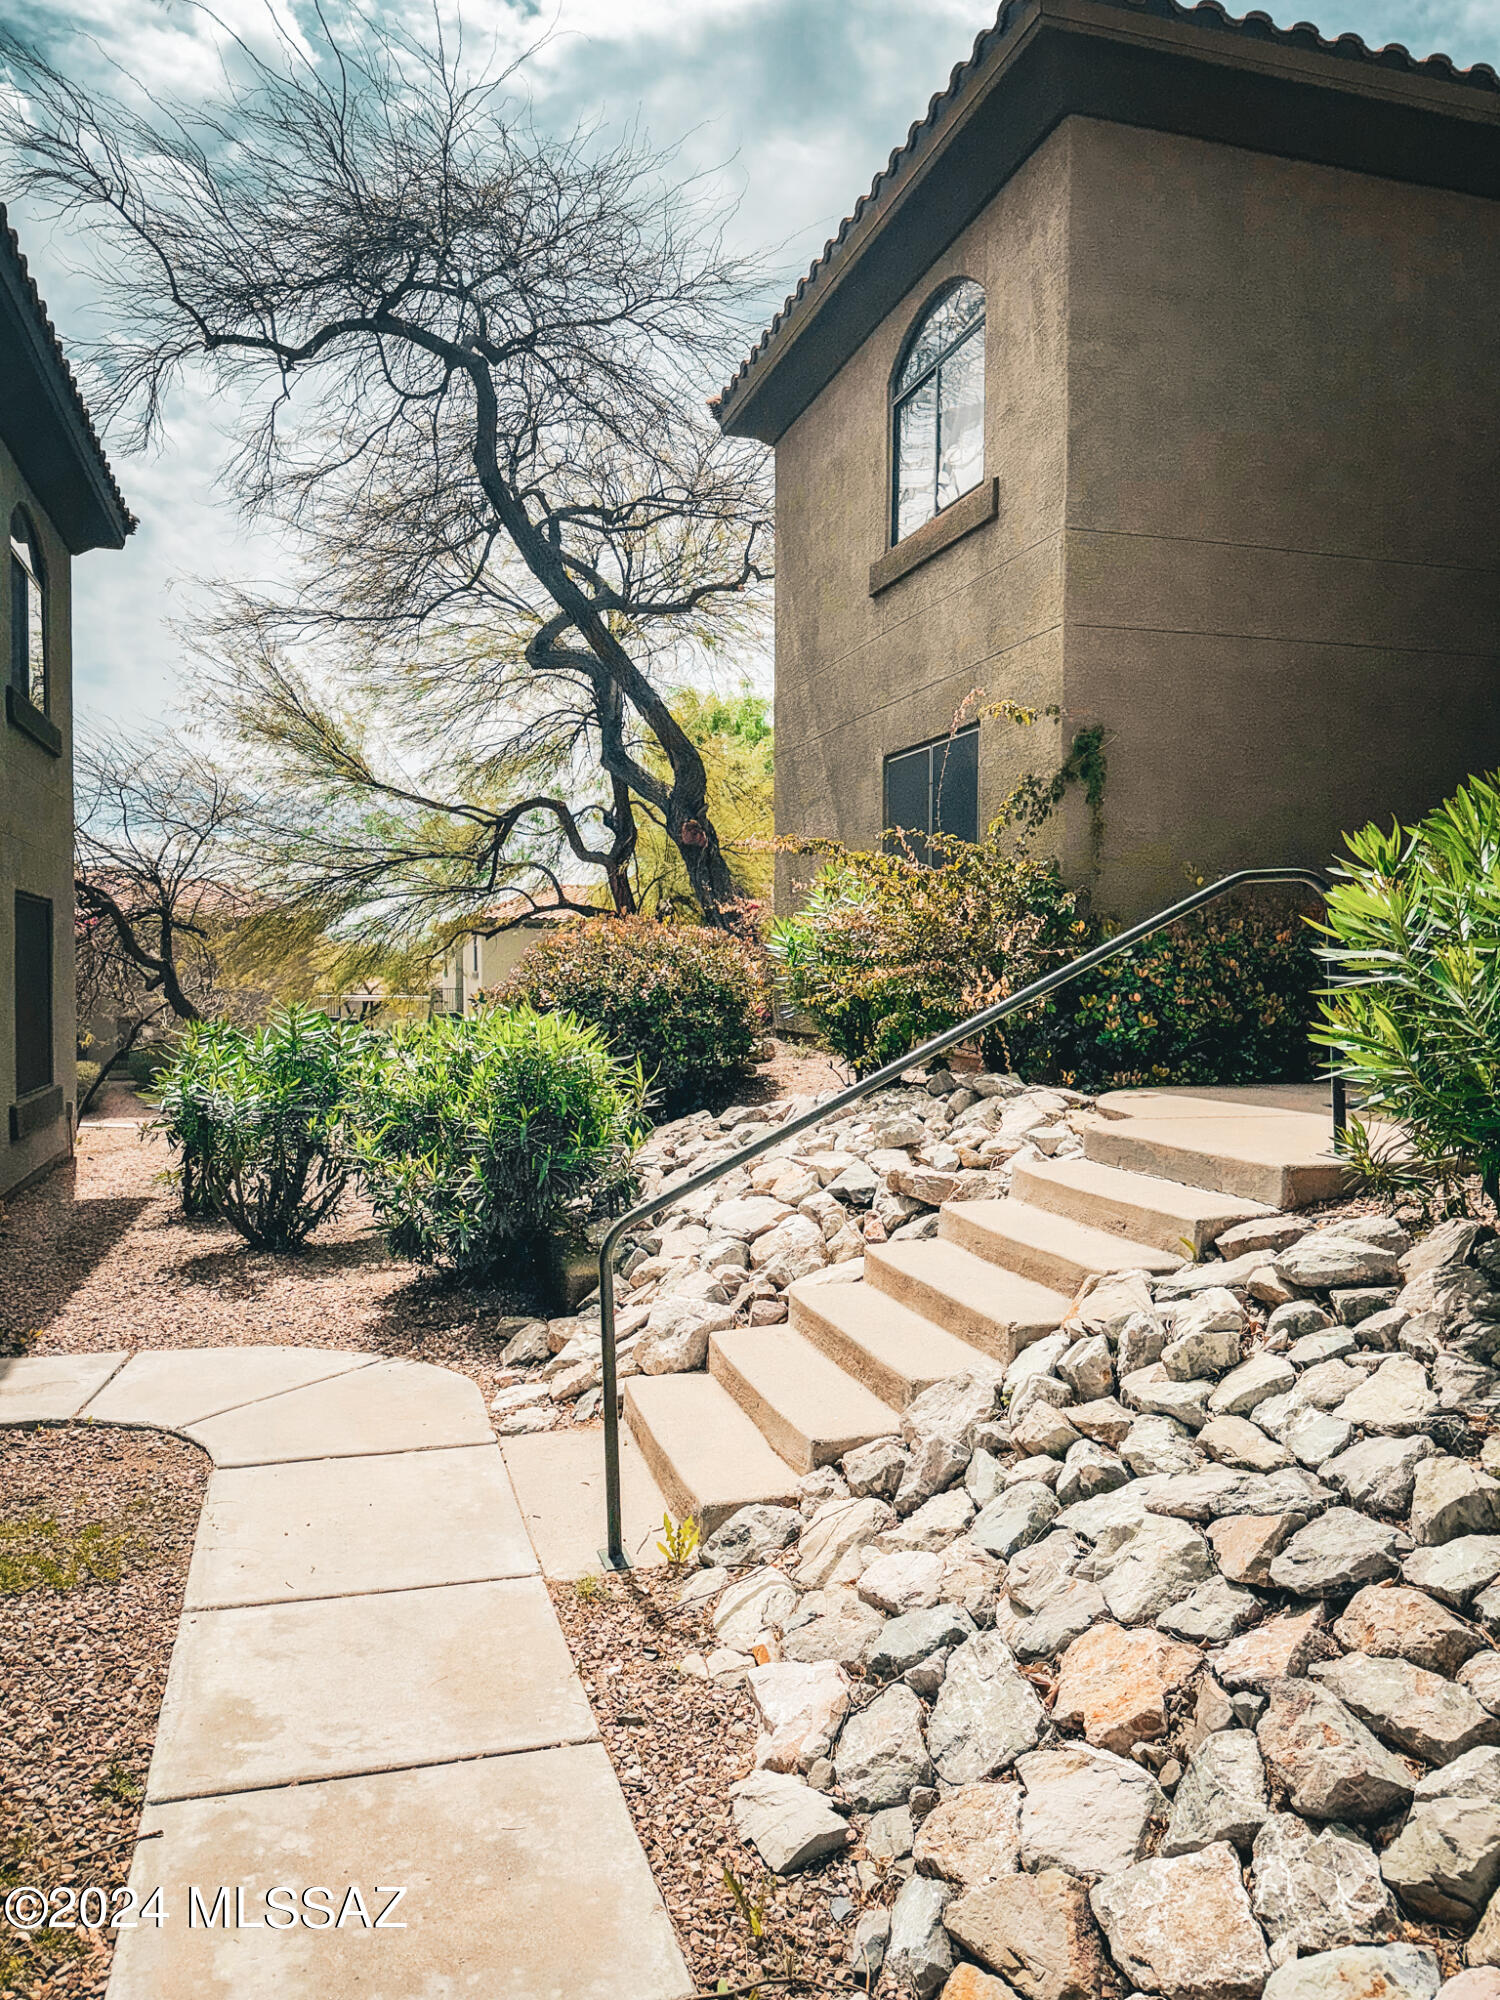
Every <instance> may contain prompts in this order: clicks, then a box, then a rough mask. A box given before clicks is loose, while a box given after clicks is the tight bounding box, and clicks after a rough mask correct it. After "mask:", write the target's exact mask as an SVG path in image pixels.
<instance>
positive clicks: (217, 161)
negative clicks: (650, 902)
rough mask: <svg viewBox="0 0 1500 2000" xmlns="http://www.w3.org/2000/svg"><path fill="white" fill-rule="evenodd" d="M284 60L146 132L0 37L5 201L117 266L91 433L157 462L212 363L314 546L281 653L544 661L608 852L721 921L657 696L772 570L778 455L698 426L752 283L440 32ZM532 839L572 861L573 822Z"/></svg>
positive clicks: (240, 64) (286, 49) (240, 69)
mask: <svg viewBox="0 0 1500 2000" xmlns="http://www.w3.org/2000/svg"><path fill="white" fill-rule="evenodd" d="M267 31H268V34H269V36H270V41H269V44H268V46H269V50H270V52H269V53H265V52H263V51H262V50H259V49H257V48H255V47H252V46H250V45H249V44H248V43H246V42H244V41H240V40H237V39H234V38H230V39H229V41H228V43H227V44H226V49H227V53H226V62H225V68H224V74H223V78H222V82H221V84H220V86H219V88H218V90H217V92H216V95H215V96H214V98H213V100H212V101H204V102H201V103H197V104H187V103H183V102H179V101H176V100H169V99H161V100H153V101H151V102H150V104H149V109H148V110H147V111H146V112H145V113H142V112H139V111H137V110H135V109H133V108H131V106H130V105H127V104H126V103H123V102H121V101H119V100H118V99H115V98H111V97H109V96H106V95H98V94H92V93H89V92H86V91H85V90H83V89H82V88H81V87H79V86H77V85H75V84H74V83H72V82H70V81H69V80H68V79H67V78H66V77H64V76H63V75H61V74H59V73H58V71H57V70H55V69H54V68H53V67H52V66H51V65H49V64H48V63H47V62H46V61H45V60H43V59H42V57H41V56H39V55H38V54H37V53H35V52H34V51H32V50H30V49H29V48H27V47H25V46H23V45H21V44H19V43H18V42H16V41H15V40H14V39H11V40H6V41H0V54H3V56H4V58H5V60H6V62H7V63H8V65H9V68H10V70H11V73H12V77H13V79H14V82H15V84H16V87H17V88H16V94H15V95H14V96H13V97H12V98H11V99H10V100H8V102H6V103H3V104H0V139H3V140H4V141H5V142H6V145H7V150H8V152H9V156H10V172H11V180H12V184H13V185H14V186H15V188H16V191H17V193H20V194H24V195H27V196H30V197H32V198H33V199H36V200H37V201H39V202H40V203H42V204H43V205H44V206H50V207H51V209H52V210H53V211H54V212H57V213H61V214H64V215H67V216H70V217H72V218H75V219H81V220H84V221H86V222H90V223H92V224H93V225H94V226H95V227H96V229H97V231H98V234H99V238H100V241H101V245H102V253H103V257H104V266H103V272H104V278H103V281H104V282H105V284H106V286H107V289H108V294H109V303H110V306H111V309H112V318H113V321H114V325H113V328H112V331H111V336H110V339H109V341H108V342H107V343H106V344H105V345H103V346H102V347H101V349H100V350H99V352H98V354H97V356H96V360H97V362H98V365H99V367H100V369H101V371H102V373H103V376H104V378H105V384H106V386H105V388H104V390H103V391H102V395H101V407H102V408H103V409H104V411H105V412H106V414H107V415H109V416H111V417H113V418H116V419H120V418H125V419H128V420H129V422H130V424H131V425H132V426H133V435H134V437H135V438H136V439H138V440H144V439H146V438H149V437H150V436H151V435H152V433H153V432H154V431H155V429H156V427H157V425H158V423H159V419H160V416H161V412H162V406H163V400H164V398H165V397H166V396H167V395H168V393H169V391H170V390H171V388H172V385H173V384H174V382H175V381H176V379H177V378H178V376H179V374H180V372H181V371H182V370H183V369H184V368H185V367H186V366H188V365H189V364H191V363H194V362H195V361H196V362H201V363H202V364H203V365H204V366H206V367H207V369H208V370H209V371H210V373H211V375H212V377H213V379H214V380H215V382H216V384H217V386H218V387H219V388H220V389H221V390H222V391H224V392H226V396H227V400H228V401H229V402H230V403H231V404H233V405H234V406H235V407H237V408H238V409H239V410H240V411H241V412H242V413H243V426H242V430H241V433H240V440H239V450H238V453H237V456H236V459H235V462H234V467H233V476H234V478H235V480H236V482H237V488H238V492H239V495H240V497H241V499H242V501H243V503H244V504H245V505H246V506H247V507H248V508H250V509H252V510H261V511H269V512H272V513H274V514H276V515H277V516H278V517H279V518H280V519H282V520H283V521H284V522H286V523H287V524H289V525H290V526H291V527H293V528H294V529H296V530H297V531H298V532H299V533H300V534H301V536H302V537H303V538H304V539H303V548H304V550H305V552H306V559H307V572H306V575H305V576H304V577H303V578H302V579H301V581H300V583H299V587H298V589H297V591H296V593H295V595H294V597H293V598H292V599H291V600H290V601H286V602H282V603H281V604H280V605H279V606H276V607H272V606H263V607H262V610H263V611H264V612H265V613H266V614H267V615H270V614H271V612H272V611H273V610H274V611H278V612H279V615H280V617H281V620H282V629H283V634H284V635H291V636H296V635H297V634H299V633H306V632H307V631H308V630H309V629H310V628H313V627H318V626H321V627H324V628H327V627H331V626H337V627H343V628H350V627H352V628H354V629H356V630H357V631H358V632H359V633H360V635H361V637H362V640H363V641H364V642H365V643H368V644H370V645H372V646H373V647H375V648H376V649H377V650H378V651H380V652H381V654H382V655H383V656H384V657H386V658H387V659H397V660H408V661H409V660H410V658H411V657H413V646H414V642H415V641H416V640H418V639H420V640H421V642H422V644H423V645H425V643H426V639H427V636H428V635H429V634H430V633H431V632H432V631H433V630H434V629H442V630H443V631H445V632H447V633H448V634H450V635H452V634H455V633H459V634H462V635H463V637H464V638H465V640H466V642H468V643H470V644H471V645H472V642H473V641H474V640H475V638H476V636H477V635H479V634H482V633H483V632H486V631H489V630H495V629H498V630H499V632H500V633H501V639H500V643H499V645H498V646H497V649H496V673H497V677H498V679H499V680H500V682H501V683H507V682H508V681H509V680H510V678H511V677H512V675H513V673H514V670H515V668H516V666H517V664H518V663H524V665H525V666H526V667H527V668H528V669H529V670H530V672H531V673H532V674H533V675H535V676H537V677H540V678H547V677H560V678H562V679H564V680H568V681H571V682H573V683H576V684H578V685H580V686H582V687H583V688H585V689H587V690H588V692H589V702H588V708H587V712H588V716H589V723H588V727H589V730H590V732H591V736H592V741H593V747H594V750H595V752H596V755H597V758H598V761H599V764H600V765H601V766H602V769H603V771H604V772H605V774H606V775H607V779H608V781H609V785H610V787H611V790H612V798H611V800H610V801H609V802H608V810H609V811H610V812H612V813H613V814H614V815H615V818H616V819H617V821H620V822H621V823H622V824H621V825H620V826H617V827H616V828H615V829H614V831H615V833H616V834H617V836H618V837H620V838H623V837H624V836H625V830H624V828H623V821H624V818H625V808H626V807H627V806H628V804H629V801H630V800H631V799H632V798H634V799H639V800H641V801H643V802H645V803H647V804H648V805H649V806H650V807H651V808H653V809H654V811H655V812H656V813H657V814H658V815H659V816H660V818H661V820H662V821H663V823H664V825H665V827H666V831H667V834H668V836H669V838H670V839H671V840H672V842H673V843H674V844H675V846H676V847H677V849H678V851H679V853H680V854H681V856H682V861H683V866H684V869H685V871H686V873H687V877H688V880H689V882H690V884H691V886H692V890H693V893H694V895H695V897H696V898H697V901H698V904H699V906H700V908H701V910H702V911H703V914H704V916H705V917H706V918H707V919H708V920H709V921H710V922H713V923H716V924H721V925H724V926H726V927H733V926H734V924H735V923H736V921H737V910H738V897H737V894H736V890H735V885H734V882H733V880H732V877H731V875H730V871H729V868H728V866H727V865H726V862H725V859H724V856H723V854H722V853H721V851H720V845H719V838H718V835H717V833H716V831H715V829H714V826H713V823H712V820H711V818H710V815H709V811H708V801H707V784H706V777H705V771H704V765H703V760H702V758H701V756H700V755H699V753H698V751H697V749H696V748H695V746H694V745H693V743H692V741H691V740H690V738H689V736H688V734H687V732H686V731H685V730H684V729H683V728H682V727H681V726H680V724H679V723H678V722H677V720H676V719H675V718H674V717H673V715H672V713H671V710H670V708H669V706H668V702H667V699H666V695H665V689H666V687H667V686H669V685H672V684H677V683H680V682H681V680H682V679H683V678H685V676H684V674H683V672H682V660H683V657H684V654H685V653H686V652H690V651H691V650H692V649H694V648H697V647H701V646H703V645H713V644H723V643H724V642H725V640H726V637H727V636H728V635H731V634H733V633H734V632H735V631H737V630H739V629H741V628H742V626H743V624H744V622H745V620H746V618H747V617H748V616H751V615H753V612H754V609H755V606H756V605H757V603H758V600H759V595H760V587H761V586H762V585H763V584H764V582H765V580H766V578H767V575H768V567H767V564H768V554H769V525H768V512H767V503H766V492H765V475H764V469H763V454H761V453H760V452H759V451H758V449H757V448H756V447H754V446H747V445H746V444H744V443H740V442H737V441H734V440H729V439H725V438H723V437H722V436H721V435H720V433H719V431H718V429H717V426H716V425H714V424H713V423H712V422H711V420H710V419H709V417H708V415H707V412H706V410H705V408H704V394H705V391H706V390H707V389H708V388H710V387H711V386H713V384H714V383H715V382H717V381H719V380H722V379H723V375H724V373H725V371H726V368H727V365H728V364H729V363H730V361H731V358H732V355H733V353H734V351H735V350H736V349H737V348H738V347H739V345H740V343H741V341H742V339H743V337H744V332H745V328H746V325H747V323H748V314H749V312H750V311H751V310H753V285H752V274H750V273H749V272H747V271H746V270H745V269H744V268H743V267H742V266H740V265H739V264H738V263H736V262H735V261H734V260H733V259H732V258H730V257H729V256H728V255H727V254H726V253H725V250H724V248H723V245H722V242H721V239H720V235H719V231H718V227H717V225H716V222H715V219H714V217H713V216H712V215H711V214H710V213H709V211H708V208H707V205H706V201H705V198H704V196H703V191H702V190H701V188H699V187H697V186H695V185H693V184H692V183H688V184H686V185H684V184H683V183H682V182H681V180H680V179H674V177H673V171H672V162H671V159H670V156H662V155H659V154H652V153H651V152H649V151H648V150H646V149H645V148H644V147H643V146H641V145H640V144H639V143H638V142H636V141H635V140H627V141H625V142H622V143H613V144H606V143H604V142H603V141H602V140H600V139H599V138H598V135H596V134H592V133H588V132H580V133H575V134H573V135H572V136H570V137H565V138H562V139H558V138H553V137H549V136H546V135H544V134H541V133H539V132H538V131H536V130H535V129H534V128H533V127H532V125H531V124H530V122H529V120H528V118H527V117H526V115H525V113H524V109H523V107H521V106H520V105H519V104H518V103H517V102H516V101H515V100H514V99H513V98H512V97H508V96H507V91H508V90H509V89H510V88H511V86H512V84H513V81H514V79H513V76H512V75H511V74H510V73H508V72H507V73H505V74H501V75H492V74H474V73H471V71H470V69H469V66H468V65H467V62H466V60H465V58H464V55H463V51H462V48H461V46H460V47H459V48H458V49H456V50H454V51H450V50H449V49H448V48H447V47H446V46H445V45H444V42H443V39H442V36H441V34H440V32H439V31H438V30H437V27H436V24H435V25H434V31H433V45H432V46H430V47H424V46H420V45H418V44H417V43H416V42H414V41H412V40H410V39H408V38H407V37H406V36H405V35H403V34H402V33H401V32H400V31H398V30H394V29H383V28H381V27H379V26H376V25H371V24H369V23H367V22H366V23H362V22H360V20H359V18H358V16H357V15H356V16H353V17H352V25H350V26H348V27H347V28H344V27H340V29H339V30H338V31H337V32H335V31H334V30H333V29H332V28H331V27H330V26H329V25H328V24H327V22H326V21H325V20H324V18H323V16H322V14H321V12H319V13H318V15H317V19H316V27H315V29H314V30H313V32H312V39H311V41H310V43H309V44H307V45H303V44H302V43H300V42H297V41H294V40H292V39H291V38H290V36H289V35H287V34H284V33H282V32H281V31H280V30H279V29H278V28H277V27H276V24H275V20H274V17H273V16H271V15H269V14H268V17H267ZM133 101H134V102H139V101H140V100H139V97H138V96H137V97H136V98H135V99H134V100H133ZM308 377H311V378H312V380H313V382H314V383H315V384H316V389H315V392H314V399H313V400H311V401H309V398H308V397H307V395H306V393H305V392H304V391H303V389H302V384H303V381H304V378H308ZM417 650H418V651H420V650H421V647H420V646H418V647H417ZM475 691H476V681H475V679H474V678H473V677H471V678H470V680H469V681H468V683H467V684H466V688H465V692H464V698H465V699H466V700H470V701H472V699H473V698H474V695H475ZM644 738H649V739H650V740H651V741H653V742H654V743H655V744H656V745H657V746H658V747H659V750H660V753H661V757H660V761H659V764H658V769H657V770H653V769H651V768H650V766H649V765H648V764H647V762H646V761H645V760H644V759H643V758H642V756H641V755H640V745H641V741H642V740H643V739H644ZM663 770H664V772H665V775H663V774H662V772H663ZM515 803H517V804H519V803H520V802H519V801H516V802H515ZM528 814H529V815H530V817H531V819H532V821H534V820H535V817H536V816H537V815H538V814H540V815H543V816H545V815H548V814H550V815H551V816H552V818H553V819H554V821H555V822H556V824H557V826H558V827H559V829H560V830H561V832H562V835H563V837H564V838H565V839H567V840H571V831H570V829H569V828H568V826H567V823H566V820H565V817H564V816H563V815H562V814H561V813H560V812H559V811H558V807H557V803H556V801H555V800H554V799H552V798H551V797H550V796H549V797H546V798H535V799H531V800H529V801H528V802H527V806H526V810H525V812H524V813H523V814H522V815H521V816H520V819H525V818H526V817H527V815H528ZM520 819H518V821H517V824H520ZM498 824H499V822H498V821H497V822H496V825H497V826H498Z"/></svg>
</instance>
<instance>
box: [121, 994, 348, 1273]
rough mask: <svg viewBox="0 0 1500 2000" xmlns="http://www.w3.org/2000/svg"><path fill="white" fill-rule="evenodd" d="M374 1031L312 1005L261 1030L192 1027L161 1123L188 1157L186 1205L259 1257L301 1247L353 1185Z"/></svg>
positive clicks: (163, 1085)
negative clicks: (351, 1086) (352, 1096)
mask: <svg viewBox="0 0 1500 2000" xmlns="http://www.w3.org/2000/svg"><path fill="white" fill-rule="evenodd" d="M367 1040H368V1031H367V1030H365V1029H362V1028H360V1027H358V1026H356V1025H355V1024H354V1023H352V1022H348V1021H333V1020H330V1019H329V1017H328V1016H327V1015H326V1014H323V1013H319V1012H318V1011H317V1010H316V1009H315V1008H311V1007H301V1006H296V1007H289V1008H286V1009H284V1010H282V1011H279V1012H278V1013H276V1014H274V1015H273V1016H272V1018H271V1020H270V1021H269V1022H268V1023H267V1024H266V1025H265V1026H264V1027H261V1028H254V1029H249V1030H246V1029H242V1028H238V1027H235V1026H233V1025H232V1024H231V1023H229V1022H227V1021H198V1022H192V1023H190V1024H189V1025H188V1026H187V1027H185V1028H184V1029H183V1031H182V1033H181V1035H180V1037H179V1038H178V1040H177V1043H176V1053H175V1056H174V1059H173V1060H172V1061H171V1062H170V1063H169V1064H168V1066H167V1067H166V1068H165V1069H164V1070H162V1071H161V1072H160V1074H159V1075H158V1077H157V1090H158V1092H159V1095H160V1109H159V1113H158V1116H157V1119H156V1127H157V1129H158V1130H160V1131H162V1132H164V1133H165V1134H166V1137H167V1141H168V1144H169V1145H170V1146H171V1147H172V1149H173V1151H174V1153H175V1154H176V1155H177V1156H178V1162H179V1165H178V1174H179V1181H180V1185H181V1189H182V1200H183V1206H184V1208H185V1209H186V1210H187V1212H188V1213H189V1214H195V1215H217V1216H220V1217H222V1219H223V1220H224V1221H225V1222H228V1223H230V1224H231V1225H232V1226H233V1227H234V1228H235V1229H237V1230H238V1231H239V1233H240V1235H241V1236H243V1237H244V1238H245V1240H246V1242H247V1243H250V1244H252V1245H253V1246H254V1247H255V1248H256V1249H258V1250H279V1251H295V1250H300V1249H301V1247H302V1245H303V1244H304V1243H305V1242H306V1240H307V1238H308V1236H309V1235H310V1234H311V1233H312V1231H313V1230H314V1229H316V1228H317V1226H318V1224H319V1223H320V1222H325V1221H327V1220H328V1218H329V1217H330V1216H332V1215H333V1214H334V1213H335V1212H336V1210H337V1209H338V1206H339V1204H340V1202H341V1201H342V1199H343V1197H344V1194H345V1191H346V1189H347V1187H348V1184H349V1163H348V1161H347V1159H346V1158H345V1156H344V1151H343V1147H342V1144H341V1140H340V1134H339V1123H340V1119H341V1116H342V1112H343V1104H344V1095H345V1090H346V1086H347V1085H348V1083H349V1080H350V1077H351V1074H352V1070H353V1066H354V1064H355V1062H356V1060H357V1058H358V1056H359V1053H360V1051H361V1050H362V1048H363V1046H364V1044H365V1042H366V1041H367Z"/></svg>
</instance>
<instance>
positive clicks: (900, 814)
mask: <svg viewBox="0 0 1500 2000" xmlns="http://www.w3.org/2000/svg"><path fill="white" fill-rule="evenodd" d="M930 770H931V755H930V752H928V751H926V750H907V751H905V752H903V754H902V755H901V756H899V757H888V758H887V759H886V763H885V823H886V827H887V829H888V830H890V831H892V832H899V833H905V834H907V835H909V836H910V838H909V839H908V840H907V841H906V842H905V843H899V842H894V841H893V842H891V843H890V844H891V845H892V846H894V847H898V848H902V849H903V851H905V852H907V853H910V854H911V855H913V856H914V857H915V858H916V859H917V860H919V861H921V860H924V859H925V858H926V854H927V842H926V839H925V838H924V836H925V835H926V834H927V832H928V830H929V829H930V827H931V824H932V821H931V810H932V788H931V779H930Z"/></svg>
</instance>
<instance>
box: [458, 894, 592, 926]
mask: <svg viewBox="0 0 1500 2000" xmlns="http://www.w3.org/2000/svg"><path fill="white" fill-rule="evenodd" d="M598 888H599V884H598V883H597V882H564V883H563V884H562V893H563V898H564V900H563V901H561V902H560V901H559V900H558V897H557V894H556V892H555V891H554V890H553V889H552V888H551V887H550V886H548V887H547V888H543V889H539V890H538V891H537V893H536V894H535V895H534V896H524V895H513V896H502V897H501V899H500V901H499V902H498V903H492V904H491V905H490V907H489V908H488V909H487V910H484V911H481V913H480V914H479V915H478V916H477V917H476V918H475V919H474V921H473V923H472V924H470V926H469V934H470V936H473V935H474V934H475V933H476V932H477V933H478V935H479V936H480V937H493V936H494V934H495V933H496V932H497V931H503V930H505V929H507V928H509V926H511V925H513V924H516V923H524V922H527V921H529V920H531V919H532V918H538V919H542V920H544V921H546V922H549V923H556V922H557V921H558V920H559V919H561V918H564V917H574V916H577V914H578V911H577V909H576V907H572V908H570V907H569V906H570V905H577V904H580V903H582V904H587V903H588V901H589V898H590V897H591V896H593V895H594V894H595V893H596V892H597V891H598Z"/></svg>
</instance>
